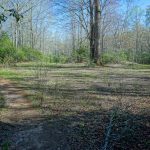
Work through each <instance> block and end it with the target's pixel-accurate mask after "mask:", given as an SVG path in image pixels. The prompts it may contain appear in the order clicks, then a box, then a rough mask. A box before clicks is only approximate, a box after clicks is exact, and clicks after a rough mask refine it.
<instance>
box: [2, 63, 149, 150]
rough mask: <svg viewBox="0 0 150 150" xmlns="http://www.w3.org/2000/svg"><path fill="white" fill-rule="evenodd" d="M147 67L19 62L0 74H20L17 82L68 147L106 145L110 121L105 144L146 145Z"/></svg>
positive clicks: (8, 76) (140, 146) (120, 145)
mask: <svg viewBox="0 0 150 150" xmlns="http://www.w3.org/2000/svg"><path fill="white" fill-rule="evenodd" d="M27 66H28V67H29V68H28V67H27ZM58 66H59V67H58ZM15 69H16V70H17V71H15ZM35 69H36V71H35ZM149 71H150V70H149V69H143V68H142V69H131V68H126V67H124V68H121V67H118V68H117V67H102V68H101V67H95V68H90V67H86V66H84V64H80V65H79V66H77V65H72V66H71V64H69V65H68V64H67V65H60V64H59V65H58V64H54V65H52V66H48V65H46V64H45V65H42V66H40V65H39V66H38V67H37V68H36V67H35V65H33V64H18V66H17V67H16V68H14V69H13V70H12V69H9V70H5V69H4V70H3V71H2V73H0V76H1V77H5V78H9V79H14V78H16V80H17V79H18V75H19V77H20V76H21V78H22V79H23V80H20V81H19V85H20V86H21V87H22V88H24V90H27V91H28V92H29V93H30V96H28V98H29V99H30V100H31V101H32V104H33V107H37V108H39V109H40V110H42V113H43V114H44V115H46V116H48V118H49V126H50V129H53V130H54V131H55V130H56V132H62V135H63V136H66V138H67V140H68V141H69V143H70V145H71V148H72V149H73V148H75V147H76V148H77V149H88V148H89V147H91V148H92V149H97V148H98V147H101V146H103V145H105V142H106V141H105V139H106V135H107V133H109V132H108V128H109V124H111V125H110V126H112V127H111V134H110V135H109V142H108V143H109V146H112V147H113V148H114V149H115V148H116V149H120V148H123V147H124V149H137V148H138V149H146V148H148V126H147V123H148V117H147V116H148V109H149V108H150V105H149V100H150V85H149V81H150V74H149ZM111 118H112V119H111ZM110 120H112V121H110ZM143 139H144V140H143ZM132 143H134V144H132Z"/></svg>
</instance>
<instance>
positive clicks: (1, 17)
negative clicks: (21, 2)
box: [0, 5, 23, 24]
mask: <svg viewBox="0 0 150 150" xmlns="http://www.w3.org/2000/svg"><path fill="white" fill-rule="evenodd" d="M0 8H1V9H2V10H3V12H2V13H1V14H0V24H2V22H5V21H6V20H7V18H8V16H13V17H14V18H15V19H16V22H19V20H20V19H21V18H23V15H22V14H20V13H19V12H18V11H17V10H15V9H8V10H7V9H5V8H4V7H3V6H1V5H0Z"/></svg>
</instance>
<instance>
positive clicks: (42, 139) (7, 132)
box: [0, 110, 150, 150]
mask: <svg viewBox="0 0 150 150" xmlns="http://www.w3.org/2000/svg"><path fill="white" fill-rule="evenodd" d="M109 114H110V112H108V111H106V110H100V111H91V112H76V114H74V115H70V116H61V115H51V116H49V117H46V118H41V119H38V118H32V120H24V121H23V122H21V123H18V124H17V123H16V124H11V123H10V124H8V123H4V122H0V135H1V136H0V143H1V146H6V144H7V146H8V147H10V149H17V150H22V149H27V150H28V149H37V150H38V149H39V150H54V149H59V150H81V149H82V150H97V149H101V148H102V147H103V145H104V139H105V133H107V126H108V124H109V121H110V119H109V118H110V117H109ZM149 121H150V118H149V117H148V116H147V115H135V114H131V113H129V112H122V113H119V114H118V115H117V116H116V117H115V118H114V121H113V126H112V131H111V133H110V137H109V148H110V146H111V148H113V149H118V150H119V149H126V150H127V149H134V150H141V149H142V150H148V147H149V135H150V127H149Z"/></svg>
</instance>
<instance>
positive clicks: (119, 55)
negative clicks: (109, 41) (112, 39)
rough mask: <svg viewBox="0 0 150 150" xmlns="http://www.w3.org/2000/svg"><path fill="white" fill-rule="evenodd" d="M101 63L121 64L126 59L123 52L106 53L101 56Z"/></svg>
mask: <svg viewBox="0 0 150 150" xmlns="http://www.w3.org/2000/svg"><path fill="white" fill-rule="evenodd" d="M100 59H101V61H102V63H103V64H108V63H122V62H124V61H127V59H128V57H127V54H126V52H125V51H123V50H120V51H117V52H116V51H108V52H104V53H103V54H102V56H101V58H100Z"/></svg>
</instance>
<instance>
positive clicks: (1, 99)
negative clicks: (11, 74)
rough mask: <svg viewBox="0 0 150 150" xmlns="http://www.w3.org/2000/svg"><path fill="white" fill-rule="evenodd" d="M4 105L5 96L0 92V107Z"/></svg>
mask: <svg viewBox="0 0 150 150" xmlns="http://www.w3.org/2000/svg"><path fill="white" fill-rule="evenodd" d="M4 107H5V98H4V96H3V95H2V94H1V93H0V109H1V108H4Z"/></svg>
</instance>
